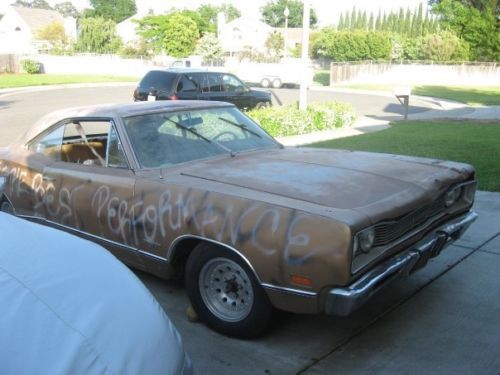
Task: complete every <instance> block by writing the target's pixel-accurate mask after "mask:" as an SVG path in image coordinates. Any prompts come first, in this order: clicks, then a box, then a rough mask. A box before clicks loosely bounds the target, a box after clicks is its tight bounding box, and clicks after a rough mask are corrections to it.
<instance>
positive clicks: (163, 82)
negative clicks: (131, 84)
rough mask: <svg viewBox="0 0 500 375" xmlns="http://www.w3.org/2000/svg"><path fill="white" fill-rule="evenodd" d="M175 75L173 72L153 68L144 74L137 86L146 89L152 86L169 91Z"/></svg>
mask: <svg viewBox="0 0 500 375" xmlns="http://www.w3.org/2000/svg"><path fill="white" fill-rule="evenodd" d="M176 77H177V75H176V74H175V73H169V72H160V71H155V70H153V71H151V72H148V73H147V74H146V75H145V76H144V78H143V79H142V80H141V83H140V84H139V86H140V87H141V88H143V89H146V90H149V89H150V88H152V87H154V88H155V89H157V90H162V91H171V90H172V86H173V83H174V80H175V78H176Z"/></svg>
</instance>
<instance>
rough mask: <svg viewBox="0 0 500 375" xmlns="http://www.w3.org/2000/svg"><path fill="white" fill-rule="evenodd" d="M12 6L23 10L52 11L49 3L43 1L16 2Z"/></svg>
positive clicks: (23, 0) (20, 0)
mask: <svg viewBox="0 0 500 375" xmlns="http://www.w3.org/2000/svg"><path fill="white" fill-rule="evenodd" d="M12 5H15V6H20V7H24V8H34V9H48V10H51V9H52V7H51V6H50V5H49V3H48V2H47V1H45V0H17V1H16V2H15V3H14V4H12Z"/></svg>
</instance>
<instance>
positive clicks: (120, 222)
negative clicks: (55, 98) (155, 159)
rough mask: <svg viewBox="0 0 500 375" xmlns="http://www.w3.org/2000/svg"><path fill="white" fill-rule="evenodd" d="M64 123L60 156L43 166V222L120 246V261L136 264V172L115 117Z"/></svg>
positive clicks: (72, 120)
mask: <svg viewBox="0 0 500 375" xmlns="http://www.w3.org/2000/svg"><path fill="white" fill-rule="evenodd" d="M62 127H63V137H62V143H61V147H60V149H61V151H60V157H59V158H58V160H55V162H54V163H53V164H51V165H48V166H47V167H45V168H44V170H43V178H44V180H45V181H47V182H49V183H50V184H51V187H50V190H48V192H49V193H48V194H47V196H46V199H45V213H46V219H47V221H49V222H52V223H53V224H55V225H57V226H61V227H64V228H70V229H72V230H75V231H77V232H80V233H83V234H86V235H89V236H91V237H92V238H94V239H96V240H98V241H99V242H101V243H103V245H105V246H106V245H110V246H107V247H108V248H110V250H112V251H118V252H117V254H116V255H117V256H119V257H120V259H122V260H123V261H125V262H127V263H132V264H139V263H140V260H139V259H140V258H139V257H138V255H137V251H136V248H137V246H136V245H137V244H136V241H135V238H134V217H133V210H134V208H133V206H134V185H135V174H134V173H133V171H132V170H131V169H130V168H129V167H128V162H127V158H126V156H125V154H124V151H123V147H122V146H121V144H122V143H121V141H120V138H119V136H118V133H117V132H116V127H115V125H114V123H113V121H112V120H111V119H105V118H103V119H69V120H68V121H66V122H65V123H64V124H63V125H62ZM114 245H119V250H117V249H118V247H115V246H114ZM124 250H125V251H124ZM127 250H128V251H127Z"/></svg>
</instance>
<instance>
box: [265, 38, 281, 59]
mask: <svg viewBox="0 0 500 375" xmlns="http://www.w3.org/2000/svg"><path fill="white" fill-rule="evenodd" d="M284 43H285V40H284V39H283V36H282V35H281V33H279V32H277V31H274V32H272V33H269V36H268V37H267V39H266V43H265V44H264V46H265V47H266V50H267V53H268V55H269V58H270V59H271V61H279V58H280V56H281V54H282V52H283V47H284Z"/></svg>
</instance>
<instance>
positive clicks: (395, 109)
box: [0, 86, 428, 146]
mask: <svg viewBox="0 0 500 375" xmlns="http://www.w3.org/2000/svg"><path fill="white" fill-rule="evenodd" d="M132 91H133V86H114V87H85V88H81V87H80V88H65V89H55V90H47V91H36V92H18V93H10V94H6V95H0V146H5V145H7V144H9V143H10V142H12V141H13V140H15V139H16V138H17V137H19V136H20V135H21V134H23V133H24V132H25V131H26V130H27V129H28V128H29V127H30V126H31V125H32V124H33V123H34V122H35V121H36V120H37V119H38V118H40V117H41V116H42V115H44V114H46V113H48V112H51V111H53V110H56V109H62V108H67V107H74V106H80V105H89V104H102V103H113V102H129V101H131V100H132ZM298 98H299V91H298V90H297V89H280V90H274V100H275V102H276V103H278V102H280V103H285V104H288V103H293V102H296V101H298ZM309 100H310V102H321V101H331V100H339V101H344V102H348V103H352V105H353V106H354V108H355V110H356V113H357V114H358V116H372V117H376V118H391V119H393V118H396V119H397V118H401V116H402V113H403V108H402V106H401V105H400V104H399V102H398V101H397V100H396V99H395V98H391V97H383V96H376V95H366V94H350V93H332V92H323V91H310V92H309ZM426 109H428V104H426V103H425V102H421V101H414V103H413V104H412V106H411V108H410V113H417V112H422V111H425V110H426Z"/></svg>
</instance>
